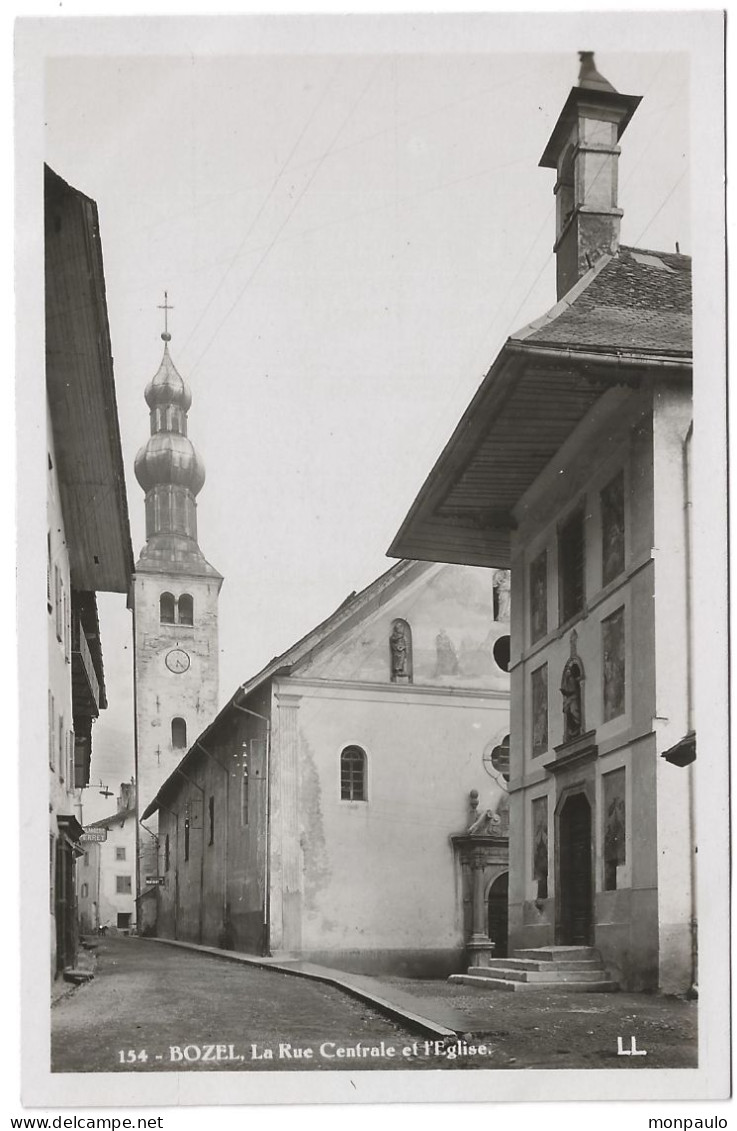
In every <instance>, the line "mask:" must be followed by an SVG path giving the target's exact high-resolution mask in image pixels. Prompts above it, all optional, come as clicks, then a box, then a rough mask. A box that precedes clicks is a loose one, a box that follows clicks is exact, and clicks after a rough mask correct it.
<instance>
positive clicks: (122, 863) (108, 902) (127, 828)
mask: <svg viewBox="0 0 737 1131" xmlns="http://www.w3.org/2000/svg"><path fill="white" fill-rule="evenodd" d="M117 848H124V849H125V860H116V859H115V850H116V849H117ZM99 852H100V876H99V885H100V888H99V892H100V894H99V905H100V906H99V913H100V925H101V926H103V927H115V926H116V925H117V922H118V913H119V912H120V913H122V914H130V916H131V926H132V927H133V926H135V922H136V905H135V892H136V875H135V870H136V830H135V820H134V819H133V817H131V816H129V817H127V818H125V819H121V820H112V821H111V822H110V824H109V826H108V834H107V840H106V841H104V842H103V843H102V844H100V846H99ZM117 876H130V878H131V892H130V893H129V894H127V895H125V894H122V893H118V891H117V883H116V877H117Z"/></svg>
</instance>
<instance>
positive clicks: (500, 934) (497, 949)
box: [489, 872, 509, 958]
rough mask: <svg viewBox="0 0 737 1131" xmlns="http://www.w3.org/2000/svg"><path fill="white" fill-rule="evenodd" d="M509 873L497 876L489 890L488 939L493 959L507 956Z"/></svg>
mask: <svg viewBox="0 0 737 1131" xmlns="http://www.w3.org/2000/svg"><path fill="white" fill-rule="evenodd" d="M508 898H509V872H503V873H502V874H501V876H497V878H496V879H495V880H494V883H493V884H492V885H491V887H490V889H489V938H490V939H491V941H492V942H493V944H494V958H506V957H507V955H508V953H509V952H508V943H507V934H508V924H509V912H508V906H509V905H508Z"/></svg>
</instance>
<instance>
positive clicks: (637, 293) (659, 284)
mask: <svg viewBox="0 0 737 1131" xmlns="http://www.w3.org/2000/svg"><path fill="white" fill-rule="evenodd" d="M511 340H512V341H524V342H526V343H527V344H528V345H539V346H543V345H548V346H554V347H555V346H558V347H566V348H569V349H590V350H596V351H601V350H604V351H616V352H624V353H626V352H628V351H633V352H637V353H655V354H676V355H681V356H683V355H686V356H690V354H691V257H690V256H688V255H676V254H671V253H668V252H661V251H645V250H644V249H640V248H632V247H620V248H619V251H618V252H617V254H616V255H612V256H605V257H604V258H603V260H600V261H599V263H597V264H596V266H595V267H593V268H592V269H591V271H589V272H588V273H587V274H586V275H584V276H583V278H582V279H581V280H580V282H579V283H577V284H576V286H575V287H573V288H572V289H571V291H569V293H568V294H567V295H566V296H564V298H563V299H562V300H561V301H560V302H559V303H558V304H557V305H556V306H555V307H553V309H552V310H551V311H549V312H548V314H546V315H544V316H543V317H542V318H538V319H537V320H536V321H535V322H532V323H531V324H530V325H529V326H527V327H525V329H524V330H521V331H520V332H519V333H517V334H513V335H512V338H511Z"/></svg>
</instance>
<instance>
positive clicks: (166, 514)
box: [134, 291, 216, 573]
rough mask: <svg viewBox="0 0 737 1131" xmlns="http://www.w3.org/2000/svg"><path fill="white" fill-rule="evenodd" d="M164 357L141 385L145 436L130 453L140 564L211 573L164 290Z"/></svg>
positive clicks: (199, 465)
mask: <svg viewBox="0 0 737 1131" xmlns="http://www.w3.org/2000/svg"><path fill="white" fill-rule="evenodd" d="M159 309H163V311H164V332H163V333H162V335H161V338H162V341H163V342H164V354H163V357H162V359H161V364H160V365H159V368H158V370H157V372H156V373H155V375H154V376H153V377H152V378H151V380H150V381H149V383H148V384H147V385H146V389H145V392H144V398H145V400H146V404H147V405H148V407H149V413H150V421H151V435H150V436H149V438H148V440H147V441H146V443H145V444H144V445H143V447H142V448H141V449H140V450H139V452H138V454H137V455H136V459H135V464H134V470H135V475H136V479H137V480H138V482H139V483H140V485H141V487H142V488H143V490H144V491H145V492H146V545H145V547H144V549H143V550H142V552H141V562H144V561H148V562H150V563H151V564H153V563H154V562H156V563H157V564H158V566H159V567H160V568H162V569H164V568H166V567H167V565H168V567H169V568H171V567H176V568H187V567H189V568H193V567H195V568H197V569H198V572H203V567H204V572H208V573H209V572H213V573H214V572H216V571H214V570H213V569H212V566H209V565H208V564H207V562H206V561H205V559H204V557H203V554H202V551H201V550H200V548H199V545H198V544H197V503H196V501H195V500H196V496H197V495H198V494H199V492H200V491H201V490H202V487H203V484H204V482H205V465H204V463H203V461H202V458H201V457H200V455H199V454H198V453H197V451H196V449H195V447H194V444H193V443H192V441H191V440H190V439H189V438H188V436H187V413H188V411H189V409H190V407H191V404H192V393H191V390H190V387H189V385H188V384H187V382H186V381H185V380H184V378H183V377H182V376H181V374H180V373H179V372H178V370H177V368H176V366H175V365H174V362H173V361H172V359H171V356H170V354H169V342H170V341H171V334H170V333H169V327H168V317H167V316H168V313H169V311H170V310H173V307H171V306H169V304H168V295H167V292H166V291H165V292H164V305H163V307H160V308H159Z"/></svg>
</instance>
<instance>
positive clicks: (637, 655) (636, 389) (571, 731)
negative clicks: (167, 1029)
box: [390, 53, 696, 991]
mask: <svg viewBox="0 0 737 1131" xmlns="http://www.w3.org/2000/svg"><path fill="white" fill-rule="evenodd" d="M581 61H582V66H581V75H580V81H579V85H578V86H577V87H576V88H574V89H573V90H572V91H571V92H570V95H569V97H568V99H567V101H566V104H565V106H564V108H563V111H562V113H561V115H560V117H559V119H558V122H557V123H556V126H555V128H554V130H553V133H552V136H551V138H550V140H549V142H548V144H547V146H546V148H545V152H544V154H543V157H542V160H541V165H542V166H543V167H545V168H551V169H554V170H555V171H556V177H557V179H556V184H555V195H556V202H557V226H556V243H555V251H556V256H557V277H558V299H559V301H558V303H557V305H556V306H554V307H553V309H552V310H550V311H549V312H548V313H547V314H545V315H543V316H542V317H541V318H539V319H538V320H537V321H535V322H533V323H532V324H531V325H529V326H527V327H525V328H524V329H523V330H521V331H519V332H518V333H516V334H513V335H512V337H511V338H509V340H508V341H507V343H506V344H505V346H504V347H503V348H502V350H501V352H500V354H499V356H498V357H497V359H496V360H495V362H494V364H493V365H492V367H491V369H490V370H489V373H488V374H487V376H486V378H485V380H484V382H483V384H482V385H481V387H480V389H479V391H478V392H477V394H476V396H475V398H474V400H473V401H472V403H471V405H470V406H469V408H468V409H467V410H466V412H465V413H464V415H463V417H462V419H461V421H460V423H459V424H458V427H457V428H456V431H455V432H454V434H453V436H452V438H451V440H450V442H449V443H448V445H447V447H446V449H445V451H444V452H443V454H442V455H441V457H440V459H439V461H438V463H437V464H436V466H435V468H434V469H433V471H432V472H431V474H430V476H429V478H428V480H427V483H426V484H425V486H424V487H423V489H422V491H421V493H420V495H419V496H418V498H417V500H416V501H415V503H414V505H413V507H412V509H411V511H410V513H409V515H408V517H407V518H406V519H405V522H404V524H403V526H402V528H401V530H400V532H399V534H398V536H397V538H396V540H395V542H394V544H393V546H392V547H391V550H390V553H391V554H392V555H395V556H412V557H416V558H423V559H429V560H436V561H453V562H467V563H470V564H474V565H482V564H485V565H487V566H494V567H498V566H502V567H511V577H512V595H511V609H512V612H511V624H512V646H511V665H510V670H511V681H512V682H511V695H512V730H511V752H510V759H511V781H510V830H511V833H510V835H511V842H510V896H509V916H510V945H511V946H512V947H516V948H534V947H544V946H550V944H562V945H575V946H581V945H583V946H586V945H591V944H593V945H595V946H596V948H598V950H599V951H600V952H601V954H602V956H603V958H604V961H605V963H606V964H607V966H608V967H609V968H610V969H611V970H612V971H613V973H614V974H615V975H616V977H617V978H618V979H619V981H620V984H621V985H622V986H624V987H626V988H629V989H654V988H656V987H660V988H661V989H663V990H667V991H684V990H688V989H689V988H690V986H691V985H692V983H693V982H694V980H695V977H696V890H695V842H694V836H695V830H694V816H693V814H694V788H695V784H694V770H695V765H694V759H695V757H696V737H695V722H694V716H693V672H692V663H693V660H692V656H693V648H692V631H693V628H692V613H691V610H692V607H693V606H692V592H691V589H692V579H691V545H692V534H691V509H690V508H691V494H690V481H691V421H692V353H691V261H690V259H689V258H688V257H687V256H685V255H680V254H673V253H671V252H659V251H650V250H641V249H637V248H632V247H622V246H620V244H619V226H620V219H621V215H622V212H621V209H620V208H619V203H618V198H617V164H618V159H619V152H620V151H619V146H618V141H619V139H620V138H621V136H622V134H623V133H624V130H625V129H626V127H627V124H628V122H629V120H630V118H631V116H632V114H633V113H634V111H635V110H636V108H637V105H638V103H639V101H640V99H639V98H637V97H630V96H625V95H621V94H619V93H618V92H617V91H615V90H614V88H613V87H612V86H611V84H610V83H608V82H607V81H606V80H605V79H603V78H602V76H601V75H600V74H599V73H598V72H597V71H596V68H595V65H594V61H593V56H592V55H591V54H590V53H583V54H582V56H581Z"/></svg>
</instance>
